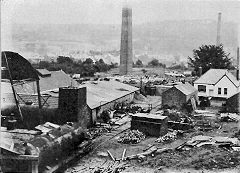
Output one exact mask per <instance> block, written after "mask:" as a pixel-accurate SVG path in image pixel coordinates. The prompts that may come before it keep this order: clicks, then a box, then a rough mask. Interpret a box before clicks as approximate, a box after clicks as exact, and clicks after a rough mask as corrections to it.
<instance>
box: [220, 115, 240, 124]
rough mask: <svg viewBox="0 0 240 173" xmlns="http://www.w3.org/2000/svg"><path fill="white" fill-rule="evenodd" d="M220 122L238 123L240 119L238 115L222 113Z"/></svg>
mask: <svg viewBox="0 0 240 173" xmlns="http://www.w3.org/2000/svg"><path fill="white" fill-rule="evenodd" d="M220 120H221V121H222V122H238V121H239V120H240V117H239V115H238V114H236V113H221V114H220Z"/></svg>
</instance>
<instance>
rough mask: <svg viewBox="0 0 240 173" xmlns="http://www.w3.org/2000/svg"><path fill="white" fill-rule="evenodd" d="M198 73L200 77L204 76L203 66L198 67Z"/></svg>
mask: <svg viewBox="0 0 240 173" xmlns="http://www.w3.org/2000/svg"><path fill="white" fill-rule="evenodd" d="M198 75H199V77H200V76H202V67H201V66H200V67H198Z"/></svg>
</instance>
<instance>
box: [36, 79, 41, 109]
mask: <svg viewBox="0 0 240 173" xmlns="http://www.w3.org/2000/svg"><path fill="white" fill-rule="evenodd" d="M36 83H37V94H38V105H39V109H42V103H41V93H40V85H39V80H37V81H36Z"/></svg>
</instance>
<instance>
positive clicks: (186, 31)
mask: <svg viewBox="0 0 240 173" xmlns="http://www.w3.org/2000/svg"><path fill="white" fill-rule="evenodd" d="M216 25H217V24H216V21H211V20H192V21H163V22H160V23H150V24H142V25H135V26H133V47H134V52H135V53H137V54H142V53H146V52H147V53H149V54H159V55H181V56H186V57H187V56H189V55H190V56H191V55H192V50H193V49H195V48H198V47H199V46H200V45H202V44H215V42H216V30H217V29H216ZM120 32H121V26H120V25H93V24H89V25H87V24H76V25H59V24H56V25H37V26H36V25H30V24H27V25H23V24H15V25H14V26H13V31H12V34H13V42H14V43H13V45H14V46H15V47H16V50H19V51H21V52H32V53H38V54H42V55H43V54H49V53H50V54H51V53H55V54H57V53H66V52H72V51H78V50H79V51H83V50H85V51H89V50H94V49H95V50H119V45H120ZM221 33H222V35H221V40H222V43H223V45H224V47H225V48H226V49H227V50H229V51H230V52H233V50H234V49H235V48H236V46H237V25H236V24H234V23H223V24H222V32H221ZM56 52H57V53H56Z"/></svg>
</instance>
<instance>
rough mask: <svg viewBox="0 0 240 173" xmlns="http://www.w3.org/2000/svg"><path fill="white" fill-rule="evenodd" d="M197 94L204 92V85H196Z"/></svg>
mask: <svg viewBox="0 0 240 173" xmlns="http://www.w3.org/2000/svg"><path fill="white" fill-rule="evenodd" d="M198 91H199V92H206V85H198Z"/></svg>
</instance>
